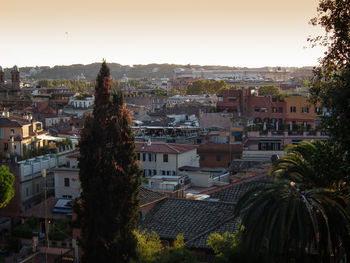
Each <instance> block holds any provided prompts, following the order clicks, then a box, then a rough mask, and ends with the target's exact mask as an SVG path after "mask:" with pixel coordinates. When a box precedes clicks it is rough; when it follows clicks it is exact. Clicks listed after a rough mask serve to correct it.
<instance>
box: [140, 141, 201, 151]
mask: <svg viewBox="0 0 350 263" xmlns="http://www.w3.org/2000/svg"><path fill="white" fill-rule="evenodd" d="M135 145H136V152H154V153H170V154H179V153H184V152H187V151H190V150H193V149H196V148H197V146H195V145H187V144H174V143H164V142H152V143H147V142H136V143H135Z"/></svg>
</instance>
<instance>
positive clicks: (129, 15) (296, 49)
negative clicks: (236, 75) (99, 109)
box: [0, 0, 323, 67]
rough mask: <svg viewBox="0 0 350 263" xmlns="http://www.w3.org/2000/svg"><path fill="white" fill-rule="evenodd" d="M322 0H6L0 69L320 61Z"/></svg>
mask: <svg viewBox="0 0 350 263" xmlns="http://www.w3.org/2000/svg"><path fill="white" fill-rule="evenodd" d="M317 3H318V1H317V0H240V1H238V0H93V1H92V0H16V1H13V0H0V21H1V24H2V25H1V36H0V66H2V67H11V66H13V65H15V64H16V65H18V66H20V67H23V66H36V65H38V66H54V65H70V64H88V63H93V62H101V61H102V59H106V60H107V62H115V63H120V64H122V65H133V64H150V63H169V64H196V65H197V64H199V65H227V66H245V67H262V66H314V65H317V64H318V58H320V57H322V56H323V50H322V48H310V47H309V46H310V45H309V44H308V43H307V41H306V39H307V37H308V36H309V35H312V36H316V35H319V34H321V33H323V30H322V29H321V28H315V27H313V26H311V25H309V24H308V21H309V20H310V19H311V18H312V17H314V16H316V14H317V13H316V8H317Z"/></svg>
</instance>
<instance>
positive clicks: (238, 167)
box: [229, 159, 263, 173]
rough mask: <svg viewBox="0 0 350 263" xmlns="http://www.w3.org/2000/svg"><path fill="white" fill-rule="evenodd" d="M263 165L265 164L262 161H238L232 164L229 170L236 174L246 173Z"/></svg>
mask: <svg viewBox="0 0 350 263" xmlns="http://www.w3.org/2000/svg"><path fill="white" fill-rule="evenodd" d="M262 164H263V162H260V161H246V160H241V159H236V160H233V161H232V162H231V164H230V167H229V170H230V171H231V172H234V173H238V172H245V171H247V170H248V169H250V168H253V167H257V166H261V165H262Z"/></svg>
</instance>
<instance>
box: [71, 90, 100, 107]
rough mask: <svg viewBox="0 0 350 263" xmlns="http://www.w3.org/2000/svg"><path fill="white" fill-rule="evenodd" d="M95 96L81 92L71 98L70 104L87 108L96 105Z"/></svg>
mask: <svg viewBox="0 0 350 263" xmlns="http://www.w3.org/2000/svg"><path fill="white" fill-rule="evenodd" d="M94 101H95V96H93V95H92V96H83V95H80V94H79V93H77V94H75V95H74V96H73V97H70V98H69V102H68V104H69V105H71V106H72V107H73V108H76V109H77V108H80V109H87V108H90V107H92V106H93V105H94Z"/></svg>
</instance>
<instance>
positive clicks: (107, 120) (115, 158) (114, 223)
mask: <svg viewBox="0 0 350 263" xmlns="http://www.w3.org/2000/svg"><path fill="white" fill-rule="evenodd" d="M111 87H112V81H111V79H110V70H109V68H108V66H107V64H106V63H105V62H103V63H102V66H101V69H100V72H99V74H98V76H97V79H96V87H95V105H94V111H93V116H91V117H88V118H87V120H86V122H85V127H84V129H83V130H82V133H81V140H80V142H79V148H80V158H79V168H80V172H79V177H80V182H81V187H82V193H81V206H80V207H79V209H78V210H76V212H77V214H78V220H79V224H80V226H81V229H82V235H81V239H80V244H81V246H82V249H83V251H84V255H83V258H82V261H83V262H129V261H130V259H132V258H137V252H136V249H137V239H136V236H135V234H134V230H135V228H136V225H137V221H138V208H139V197H138V195H139V186H140V170H139V167H138V164H137V156H136V153H135V143H134V135H133V133H132V131H131V128H130V125H129V123H130V117H129V114H128V111H127V109H126V107H125V105H124V100H123V96H122V95H121V94H116V95H113V96H111V95H110V90H111Z"/></svg>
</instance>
